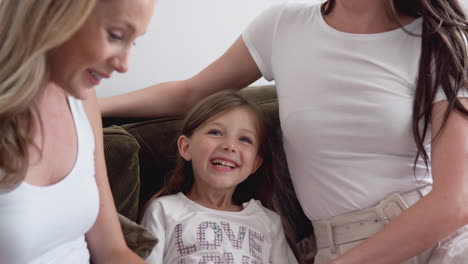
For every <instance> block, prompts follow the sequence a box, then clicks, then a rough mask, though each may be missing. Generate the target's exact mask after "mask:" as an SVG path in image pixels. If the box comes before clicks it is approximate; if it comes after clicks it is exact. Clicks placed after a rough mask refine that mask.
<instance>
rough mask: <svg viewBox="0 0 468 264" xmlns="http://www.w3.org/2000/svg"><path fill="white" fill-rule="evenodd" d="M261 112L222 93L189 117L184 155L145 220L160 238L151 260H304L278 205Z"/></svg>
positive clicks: (181, 138)
mask: <svg viewBox="0 0 468 264" xmlns="http://www.w3.org/2000/svg"><path fill="white" fill-rule="evenodd" d="M267 131H268V129H267V122H266V120H265V118H264V116H263V114H262V112H261V111H260V110H259V109H258V108H257V107H256V106H255V105H254V104H252V103H251V102H249V101H247V100H246V99H245V98H243V97H242V96H241V95H239V94H236V93H232V92H222V93H217V94H214V95H212V96H209V97H207V98H206V99H205V100H203V101H201V102H200V103H198V104H197V105H196V106H195V107H194V108H193V109H192V110H191V111H190V112H189V113H188V114H187V116H186V118H185V120H184V124H183V127H182V131H181V135H180V136H179V138H178V141H177V146H178V150H179V157H178V161H177V165H176V169H175V170H174V174H173V175H172V177H171V178H169V181H168V183H167V184H166V186H165V187H164V188H163V189H162V190H161V192H160V193H158V194H157V195H156V197H158V196H163V195H164V196H163V197H159V198H157V199H154V200H152V201H151V200H150V202H149V203H148V206H147V208H146V210H145V213H144V215H143V219H142V225H144V226H145V227H146V228H148V229H149V230H150V231H151V232H152V233H153V234H154V235H156V236H157V237H158V238H159V239H160V241H159V243H158V244H157V246H156V247H155V248H154V250H153V252H152V253H151V255H150V256H149V257H148V259H147V261H148V262H149V263H154V264H156V263H158V264H159V263H177V264H190V263H216V264H217V263H226V264H227V263H230V264H234V263H238V264H244V263H273V264H274V263H281V264H286V263H298V262H297V260H296V258H295V257H294V254H293V252H292V250H291V248H290V247H289V245H288V243H287V241H286V236H285V234H284V232H283V227H282V222H281V218H280V216H279V215H278V214H276V213H274V212H273V211H272V210H269V209H267V208H265V207H264V206H263V205H262V203H263V204H264V205H265V206H269V207H271V206H272V200H273V199H272V197H273V189H274V188H273V186H274V183H275V178H274V175H275V174H274V170H273V169H272V167H273V164H272V162H271V155H272V151H271V150H270V149H269V147H268V144H267Z"/></svg>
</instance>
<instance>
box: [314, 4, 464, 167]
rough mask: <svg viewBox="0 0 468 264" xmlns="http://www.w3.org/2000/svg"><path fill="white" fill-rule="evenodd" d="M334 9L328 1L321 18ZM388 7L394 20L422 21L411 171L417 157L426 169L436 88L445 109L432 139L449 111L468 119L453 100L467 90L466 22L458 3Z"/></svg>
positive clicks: (445, 119) (428, 160)
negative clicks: (426, 143) (400, 17)
mask: <svg viewBox="0 0 468 264" xmlns="http://www.w3.org/2000/svg"><path fill="white" fill-rule="evenodd" d="M334 6H335V0H329V1H327V2H326V3H325V4H324V5H323V6H322V12H323V13H324V14H325V15H326V14H329V13H330V12H332V10H333V8H334ZM389 6H390V7H391V9H392V10H393V14H394V15H395V17H396V14H397V13H401V14H405V15H408V16H412V17H422V18H423V30H422V36H421V58H420V61H419V73H418V82H417V86H416V93H415V95H414V100H413V117H412V128H413V137H414V141H415V143H416V146H417V149H418V150H417V153H416V154H417V155H416V158H415V160H414V168H416V162H417V160H418V159H419V157H422V158H423V160H424V163H425V164H426V167H429V163H430V157H429V155H428V153H427V152H426V149H425V147H424V139H425V138H426V136H427V135H428V134H427V132H428V130H429V128H430V121H431V116H432V104H433V102H434V99H435V96H436V94H437V91H438V89H442V90H443V91H444V93H445V96H446V97H447V101H448V107H447V109H446V111H445V113H444V117H443V121H442V127H441V129H440V130H439V131H437V134H435V135H432V136H433V138H435V140H437V137H438V136H439V135H440V133H441V131H442V130H443V128H444V127H445V124H446V122H447V119H448V116H449V114H450V113H451V112H452V111H456V112H458V113H460V114H462V116H464V117H465V118H468V110H467V109H466V108H465V107H464V106H463V104H462V103H461V102H460V100H459V99H458V98H457V94H459V92H460V91H461V90H462V89H465V90H466V89H468V80H467V70H468V50H467V38H468V21H467V19H466V14H465V13H464V10H463V8H462V6H461V4H460V2H459V1H458V0H393V1H392V0H389ZM420 124H422V126H420ZM433 132H434V131H433Z"/></svg>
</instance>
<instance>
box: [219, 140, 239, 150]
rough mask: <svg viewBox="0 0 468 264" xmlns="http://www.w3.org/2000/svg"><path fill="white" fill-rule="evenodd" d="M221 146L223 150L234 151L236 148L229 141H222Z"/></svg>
mask: <svg viewBox="0 0 468 264" xmlns="http://www.w3.org/2000/svg"><path fill="white" fill-rule="evenodd" d="M222 147H223V150H224V151H230V152H236V148H235V146H234V144H233V143H232V142H231V141H226V142H224V143H223V146H222Z"/></svg>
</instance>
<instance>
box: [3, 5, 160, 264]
mask: <svg viewBox="0 0 468 264" xmlns="http://www.w3.org/2000/svg"><path fill="white" fill-rule="evenodd" d="M154 2H155V1H154V0H97V1H91V0H88V1H76V0H60V1H59V0H41V1H17V0H2V1H0V64H1V65H2V66H1V67H0V131H1V136H0V188H1V193H0V234H1V236H0V263H15V264H16V263H90V261H92V262H93V263H144V262H143V260H141V259H140V258H138V257H137V256H136V255H135V254H134V253H132V252H131V251H130V250H129V249H128V247H127V246H126V245H125V242H124V239H123V235H122V232H121V230H120V226H119V222H118V219H117V213H116V209H115V207H114V204H113V200H112V196H111V192H110V189H109V184H108V180H107V175H106V168H105V164H104V157H103V143H102V142H103V140H102V128H101V121H100V114H99V111H98V108H97V104H96V101H97V100H96V96H95V91H94V88H93V87H94V86H96V85H98V84H99V82H100V81H101V80H102V79H104V78H109V77H110V76H111V74H112V72H114V71H117V72H125V71H127V67H128V53H129V50H130V47H131V46H132V44H133V42H134V40H135V39H136V38H137V37H138V36H140V35H141V34H142V33H143V32H144V31H145V30H146V27H147V24H148V21H149V19H150V17H151V15H152V10H153V6H154Z"/></svg>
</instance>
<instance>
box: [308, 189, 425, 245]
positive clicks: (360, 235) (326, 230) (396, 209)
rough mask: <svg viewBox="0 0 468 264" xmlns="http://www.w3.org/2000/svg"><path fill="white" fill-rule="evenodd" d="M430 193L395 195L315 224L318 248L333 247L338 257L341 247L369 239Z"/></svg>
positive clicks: (414, 192) (419, 190)
mask: <svg viewBox="0 0 468 264" xmlns="http://www.w3.org/2000/svg"><path fill="white" fill-rule="evenodd" d="M431 190H432V185H431V184H429V185H426V186H423V187H421V188H419V189H416V190H413V191H410V192H407V193H403V194H399V193H394V194H391V195H390V196H388V197H387V198H386V199H384V200H382V201H381V202H379V203H378V204H377V205H376V206H374V207H370V208H366V209H362V210H358V211H354V212H351V213H347V214H343V215H338V216H334V217H330V218H327V219H321V220H317V221H312V225H313V226H314V234H315V239H316V243H317V248H318V249H320V248H325V247H330V248H331V250H332V252H333V253H336V251H337V246H338V245H341V244H346V243H351V242H355V241H359V240H363V239H366V238H369V237H370V236H372V235H374V234H375V233H377V232H378V231H379V230H380V229H382V228H383V226H384V225H386V224H388V223H389V222H390V221H391V220H392V219H394V218H395V217H397V216H398V215H400V214H401V213H402V212H403V211H404V210H406V209H407V208H409V207H411V206H413V205H414V204H415V203H416V202H417V201H419V199H421V197H423V196H426V195H427V194H428V193H429V192H430V191H431Z"/></svg>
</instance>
